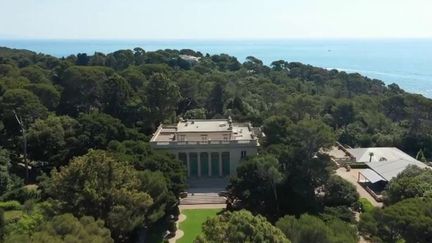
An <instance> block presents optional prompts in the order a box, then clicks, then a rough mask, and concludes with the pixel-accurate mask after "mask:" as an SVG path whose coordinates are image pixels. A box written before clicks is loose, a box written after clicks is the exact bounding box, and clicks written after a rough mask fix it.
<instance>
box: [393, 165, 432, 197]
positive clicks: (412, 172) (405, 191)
mask: <svg viewBox="0 0 432 243" xmlns="http://www.w3.org/2000/svg"><path fill="white" fill-rule="evenodd" d="M423 196H432V170H430V169H420V168H419V167H415V166H410V167H408V168H406V169H405V170H404V171H403V172H402V173H400V174H399V175H398V176H397V177H395V178H393V179H392V180H391V181H390V182H389V184H388V185H387V188H386V190H385V195H384V199H385V202H386V204H394V203H397V202H399V201H402V200H404V199H407V198H414V197H423Z"/></svg>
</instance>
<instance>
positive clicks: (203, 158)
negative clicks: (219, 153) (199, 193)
mask: <svg viewBox="0 0 432 243" xmlns="http://www.w3.org/2000/svg"><path fill="white" fill-rule="evenodd" d="M208 162H209V155H208V153H206V152H202V153H200V163H201V176H209V164H208Z"/></svg>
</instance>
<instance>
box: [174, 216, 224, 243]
mask: <svg viewBox="0 0 432 243" xmlns="http://www.w3.org/2000/svg"><path fill="white" fill-rule="evenodd" d="M220 211H221V209H185V210H182V213H183V214H184V215H186V220H185V221H183V222H181V223H180V229H181V230H183V232H184V236H183V237H182V238H180V239H179V240H178V241H177V242H178V243H192V242H193V241H194V239H195V238H196V237H197V236H198V235H199V234H200V233H201V229H202V228H201V226H202V224H203V223H204V222H205V221H206V220H207V218H209V217H210V218H211V217H213V216H216V214H217V213H218V212H220Z"/></svg>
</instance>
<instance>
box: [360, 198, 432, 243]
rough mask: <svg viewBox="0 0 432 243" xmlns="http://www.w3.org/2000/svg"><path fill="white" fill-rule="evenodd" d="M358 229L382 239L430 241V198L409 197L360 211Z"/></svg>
mask: <svg viewBox="0 0 432 243" xmlns="http://www.w3.org/2000/svg"><path fill="white" fill-rule="evenodd" d="M359 228H360V231H361V232H362V233H363V234H365V235H367V236H369V237H371V238H376V239H380V240H382V241H384V242H399V241H400V240H404V241H405V242H407V243H414V242H418V243H423V242H424V243H426V242H431V241H432V199H431V198H410V199H406V200H403V201H400V202H398V203H396V204H393V205H391V206H389V207H386V208H384V209H375V210H373V211H372V212H370V213H365V214H363V215H361V221H360V224H359Z"/></svg>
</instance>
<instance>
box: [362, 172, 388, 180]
mask: <svg viewBox="0 0 432 243" xmlns="http://www.w3.org/2000/svg"><path fill="white" fill-rule="evenodd" d="M359 173H360V174H362V175H363V177H365V178H366V179H367V180H368V181H369V182H371V183H375V182H378V181H387V180H386V179H384V178H382V177H381V176H380V175H378V174H377V173H376V172H375V171H373V170H371V169H363V170H361V171H360V172H359Z"/></svg>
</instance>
